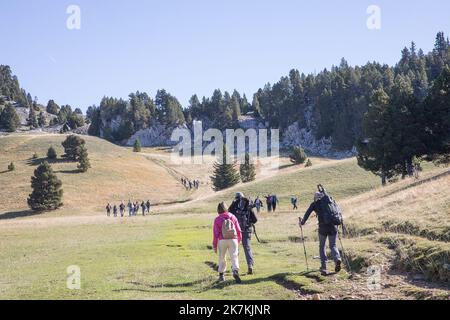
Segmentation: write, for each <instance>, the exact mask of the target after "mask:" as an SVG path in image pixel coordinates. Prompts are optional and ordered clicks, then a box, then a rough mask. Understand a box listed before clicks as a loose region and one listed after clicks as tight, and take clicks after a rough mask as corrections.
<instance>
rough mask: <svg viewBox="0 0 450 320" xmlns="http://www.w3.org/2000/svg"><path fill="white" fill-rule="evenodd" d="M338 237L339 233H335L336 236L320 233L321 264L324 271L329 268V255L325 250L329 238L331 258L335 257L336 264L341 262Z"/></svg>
mask: <svg viewBox="0 0 450 320" xmlns="http://www.w3.org/2000/svg"><path fill="white" fill-rule="evenodd" d="M337 236H338V234H337V233H335V234H331V233H329V234H328V235H324V234H321V233H319V253H320V264H321V268H322V269H326V268H327V260H328V259H327V253H326V250H325V245H326V242H327V238H328V242H329V245H330V250H331V256H332V257H333V260H334V262H336V261H338V260H341V255H340V253H339V250H338V248H337V245H336V240H337Z"/></svg>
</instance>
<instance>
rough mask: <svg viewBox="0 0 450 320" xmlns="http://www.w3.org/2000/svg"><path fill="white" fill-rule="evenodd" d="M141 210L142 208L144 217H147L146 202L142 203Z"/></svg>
mask: <svg viewBox="0 0 450 320" xmlns="http://www.w3.org/2000/svg"><path fill="white" fill-rule="evenodd" d="M141 208H142V215H143V216H145V208H146V206H145V202H144V201H142V203H141Z"/></svg>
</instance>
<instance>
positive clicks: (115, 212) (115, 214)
mask: <svg viewBox="0 0 450 320" xmlns="http://www.w3.org/2000/svg"><path fill="white" fill-rule="evenodd" d="M113 213H114V218H116V217H117V206H116V205H114V208H113Z"/></svg>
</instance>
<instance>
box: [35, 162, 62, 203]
mask: <svg viewBox="0 0 450 320" xmlns="http://www.w3.org/2000/svg"><path fill="white" fill-rule="evenodd" d="M61 187H62V182H61V180H59V179H58V178H57V176H56V175H55V174H54V172H53V169H52V167H51V166H50V165H49V164H48V163H47V162H44V163H42V164H41V165H39V167H37V169H36V170H35V171H34V176H33V177H31V188H32V189H33V191H32V193H31V194H30V196H29V198H28V206H29V207H30V208H31V209H32V210H35V211H43V210H55V209H58V208H59V207H61V206H62V205H63V204H62V196H63V190H62V188H61Z"/></svg>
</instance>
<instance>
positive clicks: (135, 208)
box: [133, 202, 139, 216]
mask: <svg viewBox="0 0 450 320" xmlns="http://www.w3.org/2000/svg"><path fill="white" fill-rule="evenodd" d="M138 212H139V203H137V202H135V203H134V205H133V214H134V215H135V216H137V214H138Z"/></svg>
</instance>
